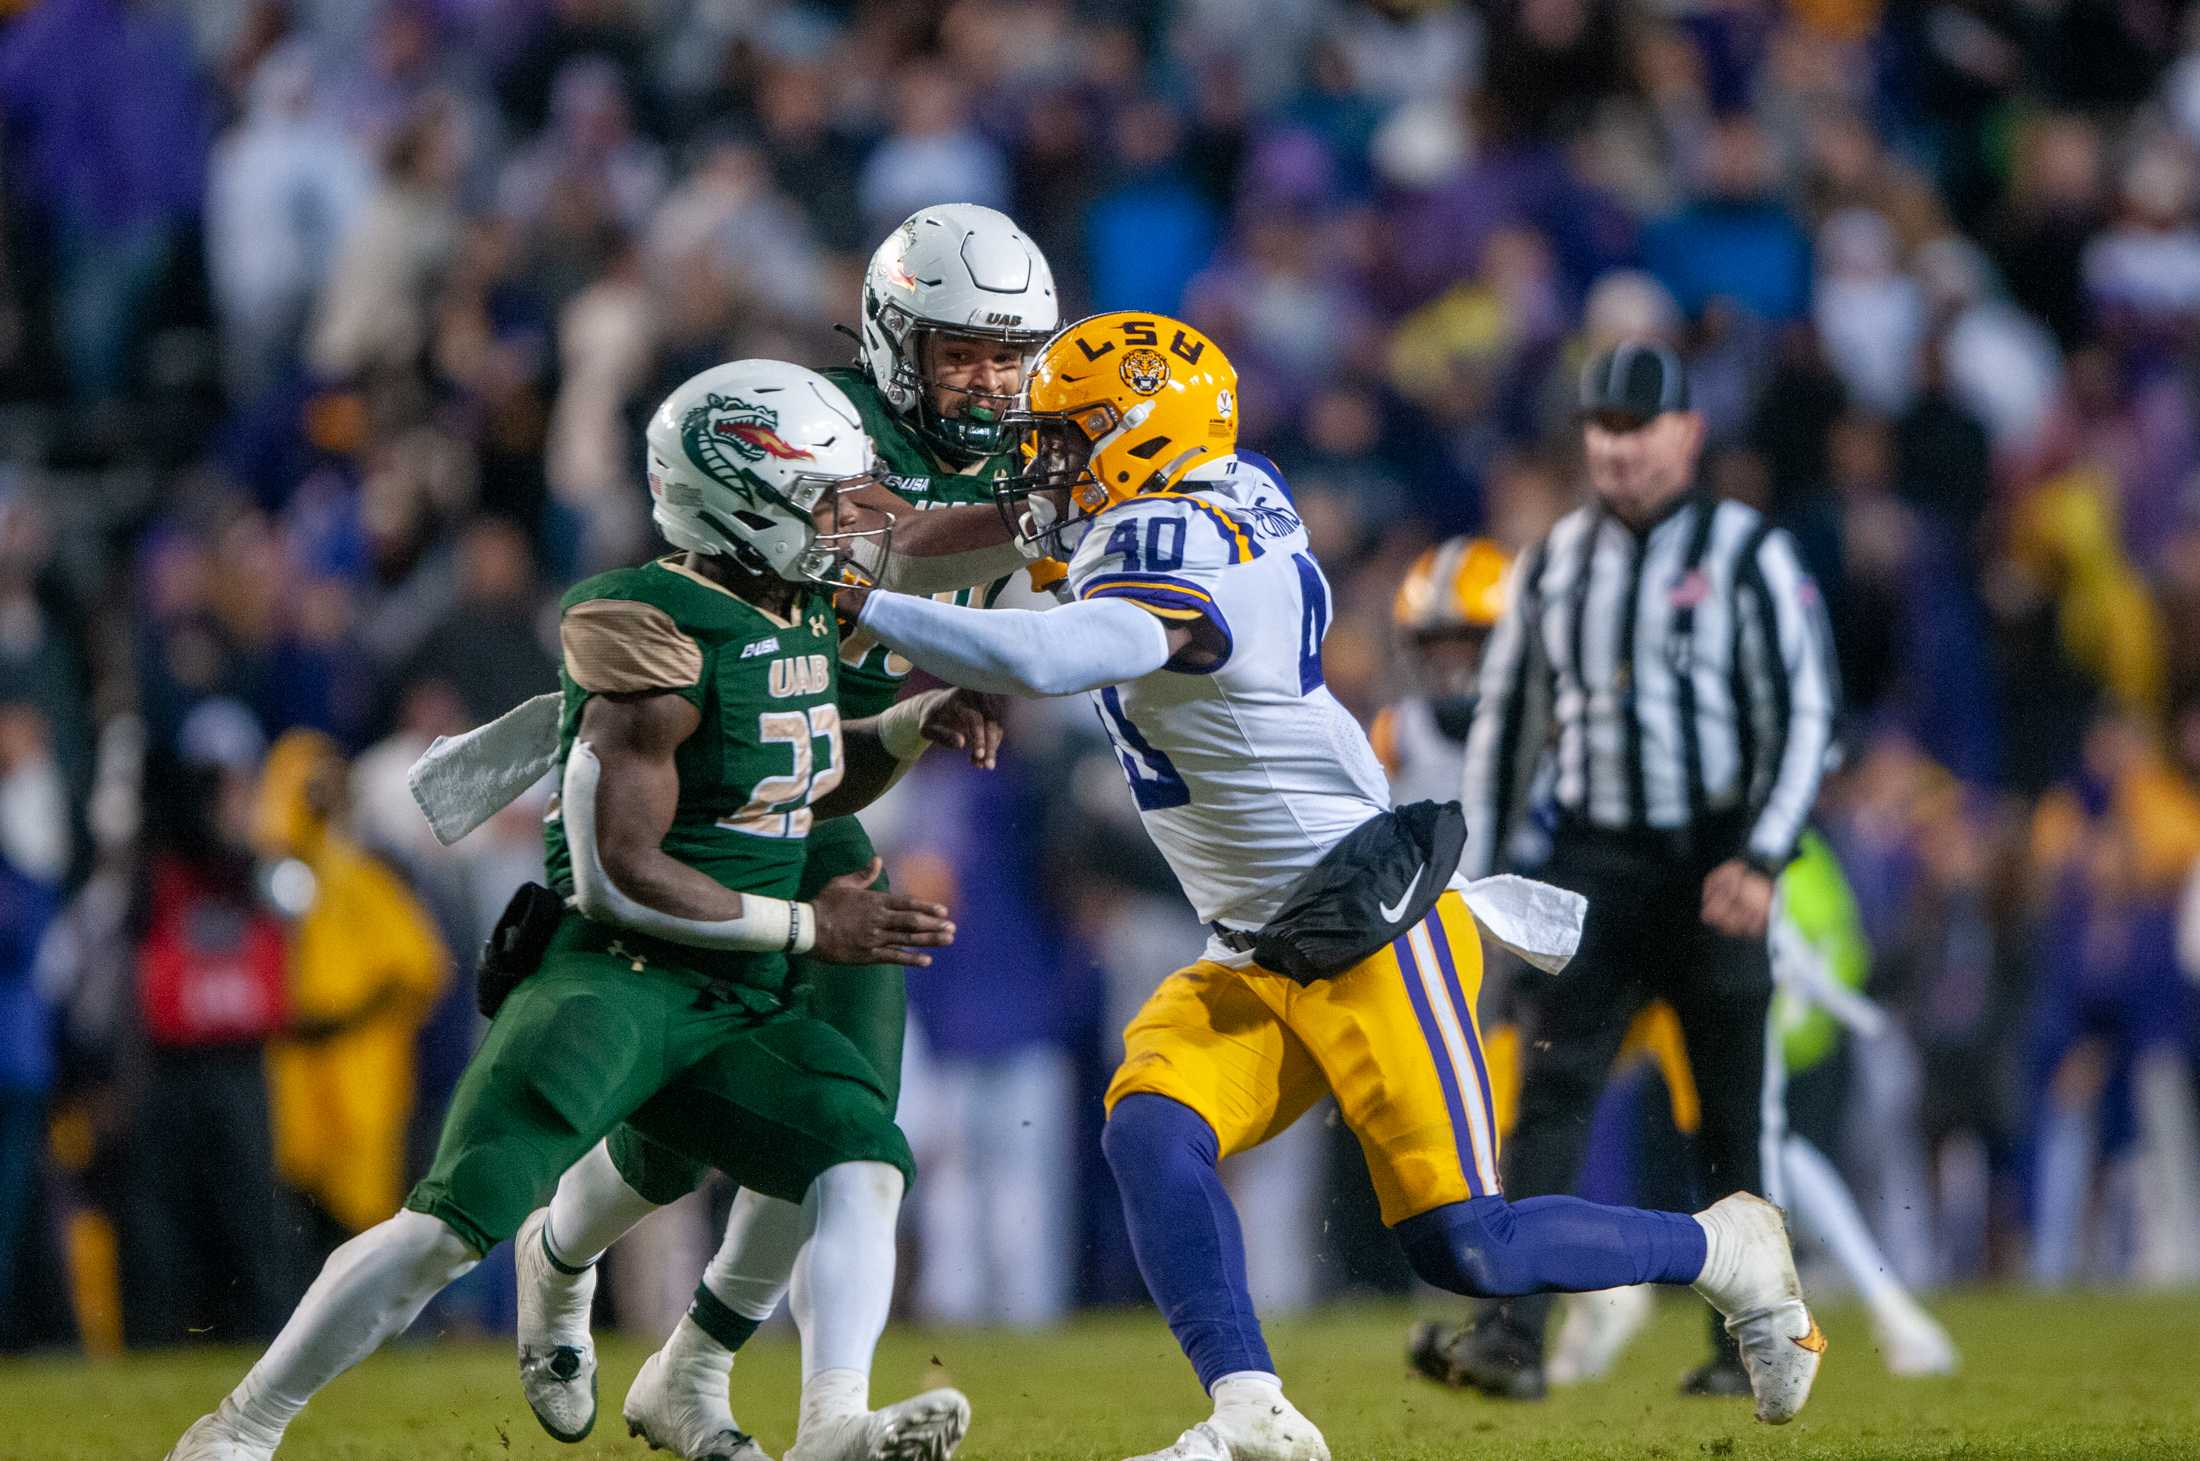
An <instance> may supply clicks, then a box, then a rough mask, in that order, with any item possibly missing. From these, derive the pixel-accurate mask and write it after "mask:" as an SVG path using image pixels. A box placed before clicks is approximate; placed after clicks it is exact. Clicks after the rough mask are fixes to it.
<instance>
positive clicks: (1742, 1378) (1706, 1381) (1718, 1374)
mask: <svg viewBox="0 0 2200 1461" xmlns="http://www.w3.org/2000/svg"><path fill="white" fill-rule="evenodd" d="M1681 1394H1683V1395H1710V1396H1715V1397H1717V1398H1720V1399H1725V1400H1733V1399H1741V1400H1747V1399H1748V1398H1749V1394H1750V1390H1749V1371H1747V1370H1745V1369H1743V1368H1742V1362H1741V1360H1739V1359H1738V1358H1736V1357H1734V1356H1732V1355H1723V1354H1722V1355H1720V1356H1718V1357H1717V1358H1716V1359H1709V1360H1705V1361H1704V1362H1703V1363H1702V1364H1700V1365H1698V1366H1696V1368H1694V1369H1693V1370H1690V1371H1689V1372H1688V1373H1687V1374H1685V1375H1683V1376H1681Z"/></svg>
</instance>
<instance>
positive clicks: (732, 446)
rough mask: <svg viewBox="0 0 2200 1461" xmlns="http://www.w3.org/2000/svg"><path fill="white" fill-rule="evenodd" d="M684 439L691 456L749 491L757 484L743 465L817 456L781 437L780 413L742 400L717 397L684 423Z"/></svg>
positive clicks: (697, 408)
mask: <svg viewBox="0 0 2200 1461" xmlns="http://www.w3.org/2000/svg"><path fill="white" fill-rule="evenodd" d="M680 440H681V442H682V443H683V444H684V445H685V446H686V447H687V451H688V455H689V456H690V457H692V458H694V459H695V461H696V462H698V463H700V464H701V466H702V467H703V469H704V470H705V471H707V472H709V473H710V474H711V475H712V476H713V477H716V478H717V479H718V480H719V481H721V482H723V483H725V484H726V485H727V486H728V487H735V488H739V489H741V490H743V491H747V490H749V489H750V488H752V487H753V486H754V485H755V479H754V478H753V477H751V476H750V474H749V472H748V469H747V468H746V467H744V466H743V465H742V464H743V463H744V462H760V461H762V460H764V459H765V458H766V457H770V458H772V459H773V460H774V461H781V462H807V461H813V460H815V454H814V453H812V452H809V451H806V450H804V449H803V448H801V447H798V446H796V445H794V444H793V443H792V442H790V441H788V440H787V439H786V438H785V437H783V436H781V435H780V434H779V413H778V412H777V411H774V410H772V409H771V407H769V406H759V405H757V404H755V403H754V402H752V401H744V400H742V399H741V398H740V397H738V396H721V395H717V394H715V393H714V394H712V395H709V396H706V397H704V398H703V402H702V404H701V405H698V406H695V407H693V408H691V409H690V410H689V411H688V413H687V416H686V417H685V418H684V419H683V420H682V421H681V422H680Z"/></svg>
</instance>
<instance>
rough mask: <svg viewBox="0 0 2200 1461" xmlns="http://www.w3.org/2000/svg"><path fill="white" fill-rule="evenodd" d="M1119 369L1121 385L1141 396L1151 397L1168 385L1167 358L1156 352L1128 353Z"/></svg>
mask: <svg viewBox="0 0 2200 1461" xmlns="http://www.w3.org/2000/svg"><path fill="white" fill-rule="evenodd" d="M1119 368H1120V370H1121V372H1122V375H1123V384H1125V385H1127V386H1129V387H1130V388H1131V389H1132V390H1134V391H1136V392H1138V394H1140V395H1141V396H1150V395H1153V394H1155V393H1156V392H1158V391H1159V390H1160V389H1161V388H1162V387H1163V386H1165V385H1167V384H1168V383H1169V361H1168V357H1167V356H1165V355H1163V354H1162V353H1161V352H1160V351H1158V350H1145V349H1140V350H1132V351H1129V352H1128V353H1126V354H1125V355H1124V356H1123V364H1122V365H1121V367H1119Z"/></svg>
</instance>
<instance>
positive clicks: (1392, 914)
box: [1375, 862, 1428, 923]
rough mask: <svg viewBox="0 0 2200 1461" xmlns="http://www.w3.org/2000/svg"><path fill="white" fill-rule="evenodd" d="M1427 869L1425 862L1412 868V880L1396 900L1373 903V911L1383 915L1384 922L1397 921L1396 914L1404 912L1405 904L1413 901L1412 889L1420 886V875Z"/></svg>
mask: <svg viewBox="0 0 2200 1461" xmlns="http://www.w3.org/2000/svg"><path fill="white" fill-rule="evenodd" d="M1427 871H1428V864H1427V863H1425V862H1424V863H1422V864H1421V865H1420V866H1419V867H1417V868H1415V869H1414V870H1413V881H1412V882H1410V883H1408V884H1406V890H1405V891H1404V892H1403V893H1400V894H1399V895H1398V901H1397V902H1395V903H1378V904H1376V905H1375V911H1376V912H1377V913H1380V914H1382V915H1383V921H1384V922H1385V923H1396V922H1397V921H1398V915H1399V914H1401V913H1403V912H1405V911H1406V904H1408V903H1410V902H1412V901H1413V890H1414V889H1415V888H1418V887H1420V886H1421V877H1422V875H1423V874H1425V873H1426V872H1427Z"/></svg>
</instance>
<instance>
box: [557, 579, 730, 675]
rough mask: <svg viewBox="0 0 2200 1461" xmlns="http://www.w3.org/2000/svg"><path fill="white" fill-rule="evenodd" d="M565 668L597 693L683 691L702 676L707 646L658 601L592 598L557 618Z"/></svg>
mask: <svg viewBox="0 0 2200 1461" xmlns="http://www.w3.org/2000/svg"><path fill="white" fill-rule="evenodd" d="M558 642H559V645H560V647H561V648H562V649H563V651H564V657H565V672H566V673H567V674H568V675H570V676H572V678H573V683H574V684H576V685H578V686H580V687H581V688H582V689H583V690H586V691H588V692H589V693H591V694H596V695H632V694H644V693H647V692H649V691H652V690H685V689H687V688H689V687H690V686H692V685H694V684H695V683H696V682H697V681H699V680H700V679H702V677H703V648H702V646H701V645H699V644H697V643H696V642H695V640H694V638H693V637H691V636H690V635H689V634H688V633H687V632H686V631H685V630H683V629H681V628H680V626H679V625H678V624H676V623H674V622H673V618H672V615H670V614H669V613H667V612H665V610H664V609H662V608H660V607H658V606H657V605H656V604H647V603H641V602H639V601H637V600H634V599H588V600H585V601H584V602H582V603H578V604H574V605H572V606H571V607H569V608H568V609H566V611H565V613H564V615H563V616H562V617H561V618H560V619H559V620H558Z"/></svg>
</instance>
